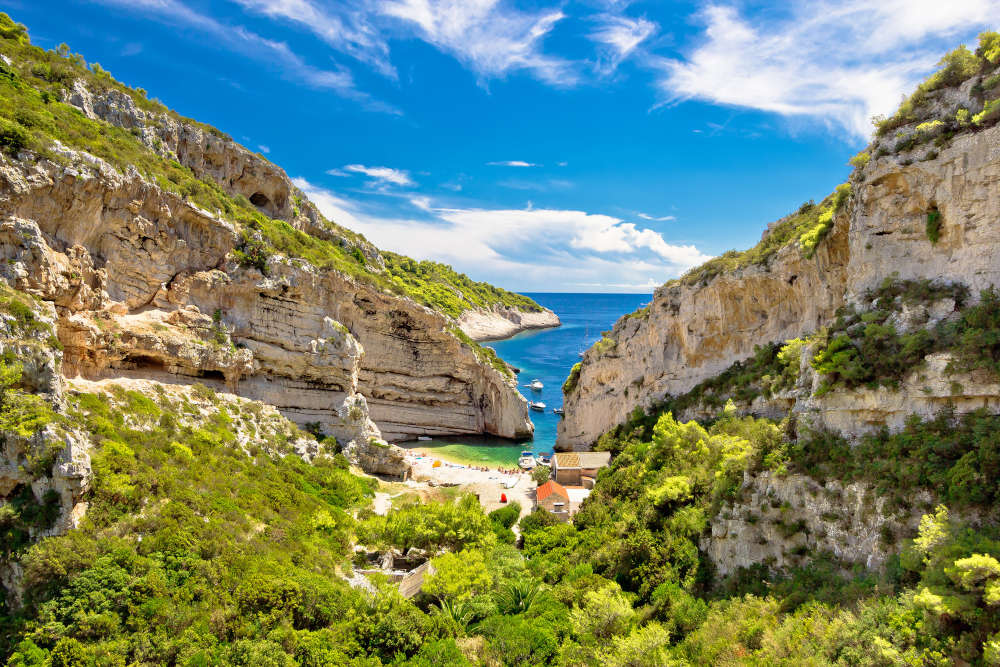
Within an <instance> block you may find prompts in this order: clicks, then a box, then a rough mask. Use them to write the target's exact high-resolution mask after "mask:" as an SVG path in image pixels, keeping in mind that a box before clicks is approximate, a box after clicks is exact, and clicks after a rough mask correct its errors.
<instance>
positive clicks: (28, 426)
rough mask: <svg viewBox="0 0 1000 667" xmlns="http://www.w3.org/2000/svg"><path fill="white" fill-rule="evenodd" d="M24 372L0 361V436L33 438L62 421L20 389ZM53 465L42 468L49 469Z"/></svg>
mask: <svg viewBox="0 0 1000 667" xmlns="http://www.w3.org/2000/svg"><path fill="white" fill-rule="evenodd" d="M21 371H22V369H21V365H20V364H19V363H18V362H16V361H12V360H9V359H8V358H3V359H0V432H4V433H8V434H11V435H15V436H18V437H20V438H30V437H32V436H33V435H35V434H36V433H38V432H39V431H40V430H42V429H43V428H45V427H46V426H48V425H49V424H53V423H56V422H58V421H59V418H58V415H56V413H55V411H53V410H52V407H51V406H50V405H49V404H48V403H46V402H45V400H44V399H43V398H42V397H41V396H39V395H38V394H29V393H27V392H25V391H23V390H22V389H21V388H20V384H21ZM43 458H44V457H43ZM51 463H52V462H51V461H48V464H47V465H44V466H42V467H44V468H48V467H50V466H51ZM36 467H38V466H37V464H36Z"/></svg>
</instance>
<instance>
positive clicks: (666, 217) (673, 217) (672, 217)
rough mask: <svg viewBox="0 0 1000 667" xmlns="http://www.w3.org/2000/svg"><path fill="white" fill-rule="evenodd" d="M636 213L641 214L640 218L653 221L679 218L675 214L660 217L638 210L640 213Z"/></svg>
mask: <svg viewBox="0 0 1000 667" xmlns="http://www.w3.org/2000/svg"><path fill="white" fill-rule="evenodd" d="M636 215H637V216H639V217H640V218H642V219H643V220H653V221H656V222H667V221H668V220H676V219H677V218H676V217H675V216H672V215H664V216H662V217H659V218H658V217H656V216H653V215H650V214H648V213H642V212H641V211H640V212H638V213H636Z"/></svg>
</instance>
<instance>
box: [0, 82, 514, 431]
mask: <svg viewBox="0 0 1000 667" xmlns="http://www.w3.org/2000/svg"><path fill="white" fill-rule="evenodd" d="M68 101H69V102H71V103H73V104H75V105H77V106H78V107H79V108H80V109H81V110H82V111H83V112H84V113H85V114H87V115H88V116H90V117H93V118H100V119H102V120H105V121H107V122H110V123H113V124H116V125H119V126H121V127H125V128H134V130H135V131H134V132H133V134H137V135H138V136H141V138H142V141H144V142H145V143H146V144H147V146H149V147H150V149H151V150H156V151H158V152H159V153H160V154H161V155H163V156H164V157H169V158H171V159H176V160H178V161H179V162H181V163H182V164H183V165H185V166H187V167H189V168H190V169H191V170H192V171H193V172H194V173H195V175H198V176H201V177H203V178H210V179H212V180H213V181H214V182H216V183H218V184H219V185H220V186H221V187H222V188H223V189H224V190H225V191H226V192H228V193H229V194H231V195H234V196H236V195H241V196H244V197H246V198H247V199H248V200H250V201H251V202H253V203H254V205H256V206H257V208H258V209H259V210H260V211H262V212H264V213H266V214H267V215H269V216H273V217H276V218H280V219H285V220H286V221H287V222H289V224H291V225H292V226H293V227H295V228H297V229H300V230H302V231H305V232H307V233H311V234H314V235H317V236H322V237H326V238H333V237H336V238H337V239H338V242H340V243H342V244H347V245H350V244H354V246H353V247H356V248H358V249H359V250H361V252H362V253H363V254H365V256H366V257H369V258H370V260H371V262H373V263H375V264H377V263H378V262H379V261H380V256H379V255H378V251H377V249H375V248H374V247H372V246H370V245H369V244H367V243H366V242H364V241H363V239H360V237H354V236H351V235H349V234H341V231H340V230H339V228H336V227H334V226H331V225H329V223H326V222H325V220H323V219H322V217H321V216H319V215H318V213H317V212H316V211H315V209H314V208H313V206H312V205H311V204H310V203H309V202H308V200H306V199H305V198H304V197H302V195H301V193H300V192H299V191H298V190H297V189H296V188H295V187H294V186H293V185H292V184H291V182H290V181H289V180H288V179H287V177H286V176H285V175H284V173H283V172H282V171H281V170H280V169H278V168H277V167H275V166H274V165H271V164H270V163H268V162H266V161H265V160H263V159H261V158H259V157H257V156H256V155H254V154H252V153H250V152H249V151H246V150H245V149H243V148H242V147H240V146H238V145H236V144H234V143H233V142H231V141H228V140H227V139H225V138H222V137H219V136H216V135H215V134H213V133H211V132H208V131H206V130H203V129H201V128H200V127H196V126H193V125H189V124H186V123H182V122H178V121H176V120H174V119H172V118H170V117H167V116H165V115H162V116H152V115H150V114H148V113H146V112H143V111H141V110H139V109H136V108H135V106H134V104H132V99H131V98H130V97H129V96H127V95H124V94H121V93H117V92H116V91H113V90H112V91H109V92H107V93H104V94H103V95H102V96H94V95H91V94H90V93H89V91H87V90H86V88H83V87H82V86H79V85H78V86H76V87H75V88H74V90H73V93H72V95H71V96H70V97H69V100H68ZM55 151H56V153H57V157H58V162H56V161H52V160H46V159H39V160H35V161H31V160H11V159H8V158H6V157H4V158H2V162H0V241H2V243H0V253H2V254H3V259H4V260H5V262H4V263H3V266H2V267H0V275H3V277H4V278H6V279H7V280H8V281H9V282H10V284H11V285H13V286H15V287H16V288H18V289H22V290H25V291H27V292H30V293H32V294H35V295H37V296H39V297H41V298H42V299H45V300H47V301H49V302H51V303H52V304H54V306H55V308H56V329H57V333H58V337H59V339H60V340H61V341H62V343H63V345H64V346H65V364H64V368H63V371H64V372H65V373H66V374H67V375H70V376H81V377H85V378H107V377H117V376H122V377H133V378H153V379H157V380H160V381H164V382H192V381H194V380H197V381H199V382H202V383H204V384H208V385H212V386H217V387H218V388H226V389H228V390H229V391H233V392H236V393H239V394H240V395H243V396H248V397H251V398H254V399H258V400H263V401H266V402H268V403H270V404H273V405H276V406H277V407H279V409H281V410H282V412H283V413H284V414H285V415H287V416H288V417H289V418H291V419H293V420H294V421H296V422H298V423H299V424H305V423H309V422H318V423H319V424H320V426H321V428H322V429H323V430H324V431H325V432H326V433H329V434H333V435H335V436H336V437H338V439H341V440H343V441H345V442H347V441H349V440H350V439H351V438H352V437H353V435H354V434H355V432H356V429H355V428H354V426H353V425H351V424H348V423H346V422H345V420H344V418H343V416H342V413H343V412H344V406H345V405H347V403H349V402H350V403H351V405H352V406H353V407H354V408H356V409H361V410H367V411H368V412H369V413H370V416H371V418H372V419H373V420H374V423H375V424H377V426H378V429H381V436H384V437H386V438H389V439H401V438H407V437H413V436H416V435H424V434H430V435H444V434H460V433H484V432H485V433H492V434H495V435H499V436H504V437H510V438H520V437H526V436H530V434H531V432H532V425H531V422H530V419H529V418H528V410H527V405H526V403H525V401H524V399H523V398H522V397H521V396H520V395H519V393H518V392H517V390H516V387H515V385H514V382H513V380H512V379H511V378H510V377H508V376H507V375H505V374H504V373H502V372H500V371H498V370H497V369H496V368H494V367H493V366H491V365H490V364H489V363H487V362H484V361H483V360H481V359H480V357H479V355H477V353H476V350H474V349H472V348H471V347H469V346H468V345H467V344H464V343H462V342H461V341H460V340H459V339H458V338H456V337H455V336H454V335H453V334H452V333H451V331H450V329H451V327H453V326H454V321H453V320H451V319H450V318H448V317H446V316H444V315H441V314H439V313H437V312H436V311H433V310H431V309H429V308H426V307H423V306H420V305H417V304H415V303H414V302H412V301H411V300H409V299H406V298H401V297H397V296H394V295H390V294H386V293H384V292H382V291H381V290H380V289H378V288H376V287H374V286H372V285H368V284H364V283H361V282H359V281H356V280H354V279H352V278H350V277H348V276H345V275H344V274H341V273H339V272H337V271H335V270H320V269H317V268H315V267H314V266H312V265H310V264H309V263H308V262H305V261H302V260H294V259H286V258H284V257H281V256H277V257H272V258H270V259H269V260H268V264H267V266H266V275H265V274H264V273H262V272H261V271H260V270H258V269H256V268H253V267H249V268H247V267H243V266H240V265H239V264H237V263H236V262H235V261H233V260H232V251H233V249H234V248H235V247H236V246H237V244H238V243H239V240H240V239H239V233H238V230H237V229H236V228H235V227H234V225H233V224H231V223H229V222H227V221H226V220H224V219H223V217H222V216H221V215H220V212H213V211H205V210H202V209H200V208H199V207H197V206H196V205H194V204H192V203H190V202H189V201H187V200H185V199H183V198H181V197H179V196H177V195H175V194H173V193H170V192H168V191H166V190H163V189H162V188H160V187H158V186H157V185H155V184H154V183H152V182H150V181H148V180H147V179H145V178H144V177H143V176H142V175H140V174H139V173H138V171H136V170H135V169H126V170H125V173H121V172H119V171H118V170H116V169H115V168H113V167H112V166H111V165H108V164H107V163H104V162H103V161H101V160H99V159H97V158H94V157H93V156H91V155H89V154H86V153H82V152H78V151H74V150H71V149H69V148H66V147H59V146H57V147H56V148H55ZM505 321H507V320H505ZM358 395H363V396H364V397H366V399H367V401H361V402H360V403H359V402H357V397H358ZM355 411H356V410H355ZM378 429H376V430H375V431H374V437H376V438H378V437H380V435H379V431H378Z"/></svg>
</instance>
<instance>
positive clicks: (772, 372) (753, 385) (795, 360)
mask: <svg viewBox="0 0 1000 667" xmlns="http://www.w3.org/2000/svg"><path fill="white" fill-rule="evenodd" d="M807 345H808V343H807V341H805V340H802V339H800V338H793V339H791V340H788V341H785V342H784V343H780V344H779V343H770V344H767V345H759V346H757V347H756V349H755V351H754V355H753V356H752V357H750V358H749V359H746V360H743V361H737V362H736V363H734V364H733V365H732V366H730V367H729V368H727V369H726V370H724V371H722V372H721V373H719V374H718V375H716V376H713V377H711V378H709V379H707V380H705V381H703V382H700V383H698V384H697V385H695V386H694V387H692V388H691V390H690V391H688V392H686V393H684V394H680V395H678V396H668V397H666V398H665V400H664V401H662V402H661V403H660V404H659V405H658V406H656V408H655V409H654V411H653V414H654V415H655V414H659V413H662V412H666V411H670V412H675V413H678V414H679V413H681V412H683V411H685V410H687V409H689V408H694V407H700V408H702V409H708V410H713V409H714V410H718V409H721V408H722V407H723V406H725V405H726V403H727V402H729V401H736V402H740V403H744V404H745V403H749V402H750V401H752V400H753V399H755V398H757V397H758V396H763V397H765V398H770V397H771V396H773V395H774V394H776V393H779V392H781V391H784V390H786V389H791V388H792V387H794V386H795V383H796V382H797V381H798V379H799V363H800V359H801V356H802V352H803V351H804V350H805V348H806V347H807ZM639 413H642V411H641V410H640V411H639ZM648 419H649V418H647V417H642V416H637V417H636V420H637V421H646V422H647V424H648V423H649V422H648ZM654 419H655V417H654ZM633 426H634V425H633ZM619 428H628V426H625V427H619ZM609 435H610V437H612V438H614V437H617V436H618V435H620V432H619V431H618V430H612V431H611V432H610V433H609ZM604 440H605V438H602V439H601V440H599V441H598V442H599V443H600V442H602V441H604ZM599 448H608V447H606V446H605V447H600V444H599Z"/></svg>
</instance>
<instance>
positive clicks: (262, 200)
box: [250, 192, 271, 208]
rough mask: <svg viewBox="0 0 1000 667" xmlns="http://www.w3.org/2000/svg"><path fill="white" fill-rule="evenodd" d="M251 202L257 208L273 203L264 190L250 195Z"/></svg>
mask: <svg viewBox="0 0 1000 667" xmlns="http://www.w3.org/2000/svg"><path fill="white" fill-rule="evenodd" d="M250 203H251V204H253V205H254V206H256V207H257V208H267V206H268V204H270V203H271V200H270V199H268V198H267V195H266V194H264V193H263V192H255V193H253V194H252V195H250Z"/></svg>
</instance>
